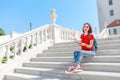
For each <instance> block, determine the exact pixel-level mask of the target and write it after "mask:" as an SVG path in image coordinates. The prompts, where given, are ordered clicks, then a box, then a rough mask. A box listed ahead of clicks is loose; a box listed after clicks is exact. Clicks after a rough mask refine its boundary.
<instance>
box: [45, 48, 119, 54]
mask: <svg viewBox="0 0 120 80" xmlns="http://www.w3.org/2000/svg"><path fill="white" fill-rule="evenodd" d="M74 51H76V50H64V51H63V50H61V51H60V50H59V51H58V50H53V51H49V50H44V51H43V53H58V52H59V53H68V52H69V53H73V52H74ZM97 54H103V55H104V54H111V55H112V54H113V55H115V54H120V49H109V50H98V52H97Z"/></svg>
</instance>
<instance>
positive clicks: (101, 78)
mask: <svg viewBox="0 0 120 80" xmlns="http://www.w3.org/2000/svg"><path fill="white" fill-rule="evenodd" d="M15 72H17V73H24V74H32V75H46V76H48V75H49V76H55V77H59V78H61V77H62V78H69V80H76V79H78V80H120V73H115V72H100V71H83V72H79V73H73V74H66V73H64V70H55V69H38V68H37V69H36V68H17V69H16V70H15ZM70 78H71V79H70Z"/></svg>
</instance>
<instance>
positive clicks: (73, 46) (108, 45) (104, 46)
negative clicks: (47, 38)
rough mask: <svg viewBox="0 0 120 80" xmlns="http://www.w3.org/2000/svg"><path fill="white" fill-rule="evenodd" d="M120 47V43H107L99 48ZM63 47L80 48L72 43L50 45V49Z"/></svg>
mask: <svg viewBox="0 0 120 80" xmlns="http://www.w3.org/2000/svg"><path fill="white" fill-rule="evenodd" d="M119 47H120V44H112V45H111V44H106V45H98V48H100V49H104V48H105V49H109V48H110V49H111V48H119ZM61 48H64V49H68V48H72V49H76V48H80V47H79V46H78V45H75V44H71V45H63V46H50V47H48V49H49V50H51V49H61Z"/></svg>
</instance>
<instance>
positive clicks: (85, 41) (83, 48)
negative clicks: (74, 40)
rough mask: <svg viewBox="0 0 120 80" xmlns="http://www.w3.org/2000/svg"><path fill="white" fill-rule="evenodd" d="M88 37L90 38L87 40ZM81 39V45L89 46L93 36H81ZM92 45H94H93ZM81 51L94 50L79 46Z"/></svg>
mask: <svg viewBox="0 0 120 80" xmlns="http://www.w3.org/2000/svg"><path fill="white" fill-rule="evenodd" d="M88 36H90V39H89V38H88ZM80 38H81V42H82V43H86V44H88V45H89V44H90V40H94V36H93V34H87V35H81V36H80ZM93 44H94V43H93ZM81 50H87V51H93V50H94V47H92V48H87V47H85V46H81Z"/></svg>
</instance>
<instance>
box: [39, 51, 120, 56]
mask: <svg viewBox="0 0 120 80" xmlns="http://www.w3.org/2000/svg"><path fill="white" fill-rule="evenodd" d="M73 52H74V51H73ZM73 52H64V51H63V52H46V53H43V54H37V57H46V56H49V57H54V56H73ZM96 55H99V56H100V55H102V56H103V55H105V56H106V55H120V52H119V51H117V52H116V51H115V52H114V51H111V52H109V53H108V52H107V51H103V52H102V51H101V52H100V51H98V53H97V54H96Z"/></svg>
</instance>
